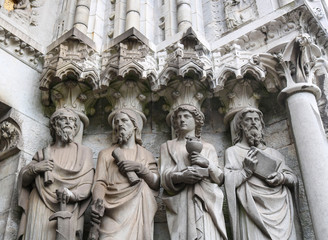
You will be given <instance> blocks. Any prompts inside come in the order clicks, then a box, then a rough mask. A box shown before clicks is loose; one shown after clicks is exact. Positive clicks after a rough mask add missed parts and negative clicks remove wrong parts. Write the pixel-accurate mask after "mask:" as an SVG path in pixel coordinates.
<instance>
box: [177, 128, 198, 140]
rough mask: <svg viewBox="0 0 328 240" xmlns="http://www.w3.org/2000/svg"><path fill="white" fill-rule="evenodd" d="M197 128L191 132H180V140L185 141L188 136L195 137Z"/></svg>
mask: <svg viewBox="0 0 328 240" xmlns="http://www.w3.org/2000/svg"><path fill="white" fill-rule="evenodd" d="M195 136H196V135H195V130H192V131H189V132H180V134H179V136H178V141H185V140H186V137H195Z"/></svg>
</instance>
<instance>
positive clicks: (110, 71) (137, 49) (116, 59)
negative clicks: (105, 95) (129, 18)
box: [99, 28, 157, 91]
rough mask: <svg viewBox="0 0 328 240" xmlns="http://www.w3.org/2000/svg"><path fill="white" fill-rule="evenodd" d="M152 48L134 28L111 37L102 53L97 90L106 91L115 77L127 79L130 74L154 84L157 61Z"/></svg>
mask: <svg viewBox="0 0 328 240" xmlns="http://www.w3.org/2000/svg"><path fill="white" fill-rule="evenodd" d="M153 48H154V46H152V44H151V43H150V42H149V41H148V39H147V38H146V37H145V36H144V35H142V33H140V32H139V31H138V30H137V29H135V28H130V29H129V30H127V31H126V32H125V33H123V34H122V35H120V36H118V37H116V38H115V39H113V40H112V41H111V42H110V43H109V45H108V46H107V47H106V49H107V50H105V51H104V52H103V54H102V63H101V71H102V73H101V78H100V79H101V82H100V84H99V86H100V88H99V90H100V91H106V89H107V88H108V86H110V85H111V83H112V82H113V81H114V80H115V79H116V78H117V77H118V78H125V79H126V78H128V79H129V78H131V74H132V75H135V76H138V79H142V80H145V81H146V82H149V83H150V84H152V85H154V84H155V82H156V79H157V68H156V65H157V62H156V58H155V50H154V49H153ZM132 78H134V77H132Z"/></svg>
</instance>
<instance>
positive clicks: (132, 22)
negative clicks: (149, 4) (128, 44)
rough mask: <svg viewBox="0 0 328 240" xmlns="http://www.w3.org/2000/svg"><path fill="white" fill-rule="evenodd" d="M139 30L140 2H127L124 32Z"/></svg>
mask: <svg viewBox="0 0 328 240" xmlns="http://www.w3.org/2000/svg"><path fill="white" fill-rule="evenodd" d="M132 27H134V28H136V29H138V30H139V29H140V0H127V3H126V23H125V30H128V29H130V28H132Z"/></svg>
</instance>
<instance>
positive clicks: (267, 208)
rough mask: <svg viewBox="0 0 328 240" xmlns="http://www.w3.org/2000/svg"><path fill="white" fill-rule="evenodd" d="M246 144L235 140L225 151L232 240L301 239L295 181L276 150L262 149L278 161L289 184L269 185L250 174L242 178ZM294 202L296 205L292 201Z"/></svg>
mask: <svg viewBox="0 0 328 240" xmlns="http://www.w3.org/2000/svg"><path fill="white" fill-rule="evenodd" d="M249 150H250V148H246V147H244V146H242V145H241V144H239V143H238V144H236V145H235V146H232V147H230V148H228V149H227V150H226V152H225V189H226V194H227V202H228V208H229V214H230V222H231V228H232V233H233V239H234V240H266V239H270V240H296V239H299V240H301V239H302V237H301V235H302V234H301V230H300V226H299V221H298V214H297V210H296V209H297V199H296V197H294V196H296V195H297V191H298V181H297V178H296V176H295V175H294V174H293V173H292V171H291V170H290V169H289V168H288V167H287V166H286V164H285V160H284V157H283V156H282V154H280V153H279V152H278V151H277V150H275V149H272V148H266V149H265V150H263V151H264V153H266V154H267V155H270V156H272V158H274V159H278V160H280V161H281V163H280V166H279V168H278V170H277V172H280V173H283V174H284V175H285V177H286V178H288V179H289V181H290V182H291V185H292V186H289V187H290V188H289V187H287V186H286V185H279V186H276V187H270V186H269V185H268V184H267V183H266V182H265V181H264V180H261V179H260V178H258V177H256V176H254V175H253V176H251V177H250V178H249V179H248V180H246V174H245V172H244V170H243V161H244V159H245V157H246V155H247V152H248V151H249ZM294 204H296V205H294Z"/></svg>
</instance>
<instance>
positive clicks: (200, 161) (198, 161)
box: [190, 152, 210, 168]
mask: <svg viewBox="0 0 328 240" xmlns="http://www.w3.org/2000/svg"><path fill="white" fill-rule="evenodd" d="M190 162H191V165H198V166H200V167H202V168H208V166H209V164H210V162H209V161H208V160H207V159H206V158H205V157H204V156H203V155H201V154H200V153H198V152H192V153H191V154H190Z"/></svg>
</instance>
